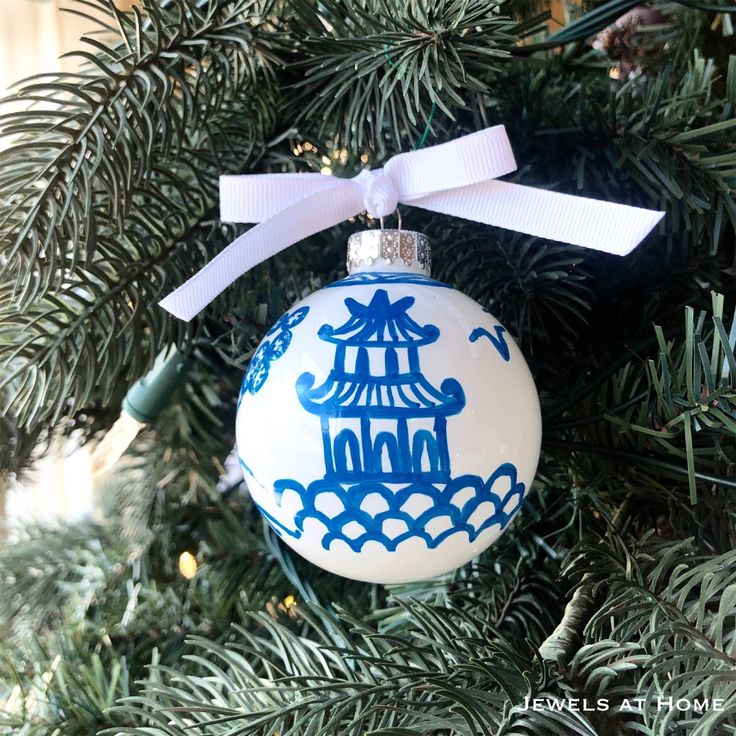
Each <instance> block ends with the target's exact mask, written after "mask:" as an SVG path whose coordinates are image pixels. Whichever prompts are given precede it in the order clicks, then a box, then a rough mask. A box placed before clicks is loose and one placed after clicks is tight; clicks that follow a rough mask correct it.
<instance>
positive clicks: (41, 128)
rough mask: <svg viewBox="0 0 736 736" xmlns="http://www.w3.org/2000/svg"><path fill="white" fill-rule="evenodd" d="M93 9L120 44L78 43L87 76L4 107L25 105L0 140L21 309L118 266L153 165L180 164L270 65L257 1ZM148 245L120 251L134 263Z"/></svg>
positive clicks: (8, 243)
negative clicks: (4, 142)
mask: <svg viewBox="0 0 736 736" xmlns="http://www.w3.org/2000/svg"><path fill="white" fill-rule="evenodd" d="M77 2H78V4H79V5H81V6H82V8H84V6H85V5H86V4H87V2H86V0H77ZM89 4H90V5H91V6H92V7H94V8H95V9H97V10H102V11H104V12H105V13H106V20H107V23H104V22H102V25H103V27H104V29H106V30H108V31H109V32H114V34H115V36H117V38H116V39H115V38H113V40H112V41H111V44H110V45H105V44H104V43H102V42H100V41H99V40H98V38H97V37H95V36H89V37H87V38H86V39H84V40H85V41H86V43H87V44H88V45H90V46H92V49H93V51H92V52H87V51H80V52H76V55H77V56H78V57H81V59H82V60H84V61H85V62H87V66H86V68H85V69H84V70H83V71H81V72H79V73H75V74H64V75H41V76H40V77H37V78H34V79H32V80H29V81H27V82H26V83H25V84H24V85H22V86H20V87H19V89H18V90H17V92H16V93H15V95H14V96H13V97H11V98H9V99H10V100H12V101H13V102H14V103H16V104H17V103H18V102H23V101H27V102H28V103H29V105H32V107H30V108H29V109H27V110H21V111H17V112H10V113H6V115H4V116H3V118H2V123H1V124H2V127H1V128H0V134H2V135H4V136H6V137H10V138H11V140H12V139H14V138H16V139H17V140H16V141H15V142H14V143H13V144H12V145H11V146H10V147H9V148H8V149H7V150H4V151H3V152H2V153H1V154H0V162H2V173H1V174H0V201H2V202H4V203H5V208H6V211H5V213H4V214H3V217H2V221H0V232H2V241H1V243H2V251H3V254H4V256H3V262H2V266H3V274H4V277H3V278H4V280H5V282H6V283H13V282H15V283H16V287H15V289H14V290H13V292H12V293H11V295H12V301H13V303H14V304H16V306H17V307H27V306H29V305H30V304H31V303H32V302H33V301H34V300H37V299H39V298H40V297H42V296H43V295H44V294H46V293H47V292H48V291H49V290H50V289H52V288H58V287H60V286H63V284H64V283H65V282H66V281H67V280H68V279H70V278H73V277H74V276H78V275H79V274H80V273H81V272H82V271H84V270H87V269H89V268H91V267H93V266H94V265H99V263H100V262H105V261H106V260H107V259H109V258H110V257H113V258H119V256H120V252H119V248H120V245H121V236H122V235H123V233H124V232H125V225H126V218H128V217H129V216H130V215H131V213H132V211H133V210H134V208H135V207H136V206H137V205H138V204H139V202H138V201H137V196H138V192H139V191H140V189H141V188H142V187H143V188H145V186H146V183H147V182H148V180H149V179H150V177H151V174H152V172H153V171H154V170H155V169H156V167H157V166H160V165H161V164H162V163H163V162H167V161H173V160H176V159H178V158H180V157H182V156H185V155H186V149H187V148H190V147H191V143H192V135H193V131H196V130H197V129H198V128H200V127H201V126H206V125H209V124H210V123H211V120H212V118H213V116H216V115H217V114H218V113H219V112H220V111H221V110H223V109H226V108H227V107H231V108H232V106H233V104H234V103H237V102H238V101H239V98H240V97H241V96H242V94H243V93H244V92H246V91H247V90H249V89H252V88H253V87H254V86H256V85H257V84H258V80H259V79H261V78H263V76H264V75H268V73H269V71H270V68H271V66H272V65H273V64H274V63H276V61H277V58H276V56H275V52H274V46H275V42H274V41H273V38H272V36H271V35H270V34H269V32H268V31H267V27H266V25H264V24H263V23H261V26H260V27H258V26H257V25H256V24H257V23H258V21H259V20H262V18H263V13H265V12H266V7H262V6H261V4H259V3H258V2H253V1H251V0H229V1H225V0H218V2H212V3H208V4H206V5H203V4H201V3H198V2H194V0H175V1H174V2H169V3H165V4H163V5H161V4H159V3H155V2H146V3H145V4H144V8H145V11H144V12H143V13H141V11H140V10H139V9H138V8H137V7H135V6H134V8H133V10H132V11H131V12H130V13H121V12H119V11H117V10H116V9H115V5H114V3H113V2H112V0H90V2H89ZM78 12H82V10H81V9H80V10H79V11H78ZM113 26H115V28H113ZM108 35H109V34H108ZM230 170H233V169H230ZM122 242H124V241H122ZM146 246H147V243H146V240H143V242H141V243H138V244H135V245H134V246H131V245H128V246H127V248H126V250H127V252H128V254H129V256H130V257H131V258H135V257H136V254H137V252H138V251H139V250H143V252H146Z"/></svg>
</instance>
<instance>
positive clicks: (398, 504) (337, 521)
mask: <svg viewBox="0 0 736 736" xmlns="http://www.w3.org/2000/svg"><path fill="white" fill-rule="evenodd" d="M494 489H497V490H498V491H499V492H496V491H495V490H494ZM275 491H276V500H277V503H278V504H279V505H280V504H281V499H282V496H283V494H284V493H287V492H294V493H296V494H297V495H298V496H299V497H300V499H301V501H302V503H303V504H304V506H303V508H302V510H301V511H299V512H297V514H296V515H295V516H294V524H295V527H296V528H294V529H289V528H288V527H286V526H285V525H284V524H282V523H281V522H279V521H278V520H277V519H275V518H274V517H273V516H272V515H271V514H269V513H268V512H266V511H265V510H264V509H262V508H260V507H259V509H260V511H261V513H262V514H263V515H264V516H265V517H266V518H267V519H268V521H269V522H270V523H271V524H272V526H274V528H275V529H276V531H277V532H278V533H279V534H281V535H283V534H284V533H286V534H288V535H290V536H292V537H294V538H296V539H298V538H300V537H301V536H302V534H303V532H304V525H305V522H307V520H309V519H315V520H317V521H319V522H321V523H322V524H324V525H325V527H326V529H327V532H326V533H325V535H324V536H323V538H322V546H323V547H324V548H325V549H329V548H330V545H331V544H332V543H333V542H334V541H337V540H339V541H342V542H344V543H345V544H347V545H348V546H349V547H350V548H351V549H352V550H353V551H354V552H360V551H361V550H362V548H363V546H364V545H365V544H366V543H367V542H370V541H373V542H378V543H379V544H380V545H381V546H383V547H384V548H385V549H386V550H387V551H389V552H393V551H395V550H396V548H397V547H398V546H399V545H400V544H401V543H402V542H404V541H406V540H408V539H411V538H413V537H418V538H420V539H423V540H424V542H425V543H426V545H427V547H428V548H430V549H435V548H436V547H438V546H439V545H440V544H441V543H442V542H444V541H445V540H446V539H448V538H449V537H451V536H452V535H454V534H466V535H467V538H468V541H469V542H473V541H475V539H477V538H478V536H479V535H480V534H481V533H482V532H484V531H485V530H486V529H489V528H490V527H492V526H494V525H498V526H499V528H500V529H504V528H505V527H506V525H507V524H508V523H509V521H510V520H511V518H512V517H513V516H514V514H516V512H517V511H518V510H519V507H520V506H521V504H522V502H523V500H524V493H525V487H524V484H523V483H520V482H519V481H518V480H517V473H516V468H515V467H514V465H512V464H511V463H504V464H503V465H501V466H499V468H498V469H497V470H496V471H495V473H493V475H491V477H490V478H489V479H488V480H487V481H485V482H484V481H483V480H482V479H481V478H479V477H478V476H475V475H463V476H460V477H458V478H453V479H452V480H450V482H449V483H447V484H445V485H444V486H443V487H438V486H436V485H433V484H430V483H425V482H421V481H418V482H415V483H410V484H408V485H406V486H405V487H403V488H400V489H399V490H398V491H394V490H391V489H390V488H388V487H387V486H386V485H384V484H383V483H380V482H361V483H357V484H355V485H353V486H349V487H346V486H344V485H343V484H341V483H339V482H336V481H332V480H327V479H320V480H317V481H314V482H312V483H310V484H309V486H308V487H307V488H304V487H303V486H302V485H301V484H300V483H298V482H296V481H294V480H280V481H277V482H276V484H275ZM320 498H324V499H325V501H327V500H328V499H329V502H330V504H331V505H332V507H333V508H334V507H342V511H338V512H337V513H336V514H335V515H334V516H328V515H327V514H326V513H325V512H324V511H321V510H320V508H319V507H321V506H323V505H324V504H323V503H321V502H320ZM377 499H380V500H382V501H383V502H384V510H383V511H378V512H377V513H376V512H374V511H368V510H366V508H365V505H366V501H367V500H370V501H371V502H372V504H373V505H374V506H375V505H376V500H377ZM417 501H419V502H420V503H419V504H417V505H424V506H425V510H424V511H422V512H420V513H419V514H417V515H412V513H410V512H409V511H408V510H407V507H410V506H411V505H412V504H413V503H416V502H417ZM483 504H487V508H483ZM476 512H477V513H476ZM401 528H403V531H400V529H401Z"/></svg>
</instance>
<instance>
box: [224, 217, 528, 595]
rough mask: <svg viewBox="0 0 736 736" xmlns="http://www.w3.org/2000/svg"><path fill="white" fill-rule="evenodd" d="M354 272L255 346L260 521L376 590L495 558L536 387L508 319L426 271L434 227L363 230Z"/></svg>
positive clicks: (251, 386)
mask: <svg viewBox="0 0 736 736" xmlns="http://www.w3.org/2000/svg"><path fill="white" fill-rule="evenodd" d="M348 273H349V275H348V276H347V277H346V278H344V279H342V280H341V281H338V282H336V283H333V284H330V285H329V286H327V287H325V288H323V289H321V290H320V291H317V292H316V293H314V294H311V295H310V296H308V297H307V298H306V299H304V300H302V301H301V302H299V303H298V304H296V305H295V306H294V307H293V308H292V309H290V310H289V311H288V312H287V313H286V314H284V315H283V316H282V317H281V318H280V319H279V320H278V321H277V322H276V324H275V325H274V326H273V327H272V328H271V329H270V330H269V331H268V333H267V334H266V336H265V337H264V339H263V341H262V342H261V344H260V346H259V347H258V350H257V351H256V353H255V354H254V356H253V358H252V360H251V362H250V366H249V368H248V371H247V373H246V375H245V379H244V381H243V385H242V389H241V392H240V399H239V402H238V415H237V427H236V431H237V447H238V455H239V458H240V464H241V466H242V468H243V471H244V475H245V479H246V482H247V485H248V488H249V490H250V493H251V496H252V498H253V500H254V502H255V503H256V504H257V506H258V508H259V509H260V511H261V513H262V514H263V516H264V517H265V518H266V519H267V520H268V522H269V524H270V525H271V526H272V527H273V529H274V530H275V531H276V532H277V533H278V534H279V535H280V537H281V538H282V539H283V540H284V542H286V544H288V545H289V546H290V547H292V548H293V549H294V550H295V551H296V552H298V553H299V554H300V555H302V556H303V557H305V558H306V559H308V560H309V561H311V562H313V563H314V564H316V565H319V566H320V567H322V568H325V569H326V570H329V571H331V572H334V573H337V574H338V575H343V576H345V577H349V578H354V579H357V580H364V581H368V582H373V583H400V582H408V581H413V580H421V579H424V578H429V577H433V576H435V575H439V574H442V573H446V572H448V571H450V570H453V569H455V568H457V567H459V566H461V565H463V564H465V563H466V562H468V561H469V560H471V559H472V558H473V557H476V556H477V555H478V554H480V553H481V552H483V550H485V549H486V548H487V547H488V546H489V545H491V544H492V543H493V542H495V541H496V539H498V537H499V536H500V535H501V533H502V532H503V531H504V529H506V527H507V526H508V525H509V523H510V521H511V519H512V518H513V517H514V515H515V514H516V513H517V512H518V510H519V508H520V507H521V504H522V502H523V501H524V498H525V496H526V494H527V493H528V491H529V486H530V484H531V482H532V480H533V478H534V474H535V472H536V468H537V462H538V460H539V452H540V443H541V417H540V410H539V400H538V397H537V391H536V388H535V386H534V381H533V379H532V377H531V374H530V373H529V369H528V368H527V365H526V363H525V361H524V358H523V357H522V354H521V351H520V350H519V349H518V347H517V346H516V344H515V343H514V341H513V340H512V339H511V338H510V337H509V336H508V334H507V333H506V331H505V329H504V328H503V327H502V326H501V325H500V324H499V322H498V321H497V320H496V319H495V318H494V317H493V316H491V315H490V314H489V313H488V312H486V311H484V310H483V308H482V307H481V306H480V305H479V304H478V303H476V302H475V301H473V300H472V299H470V298H469V297H467V296H465V295H464V294H462V293H461V292H459V291H456V290H455V289H452V288H451V287H449V286H447V285H446V284H443V283H441V282H439V281H436V280H434V279H432V278H430V275H429V274H430V251H429V244H428V241H427V238H426V237H425V236H424V235H422V234H420V233H415V232H409V231H405V230H369V231H366V232H362V233H356V234H355V235H353V236H351V237H350V239H349V242H348Z"/></svg>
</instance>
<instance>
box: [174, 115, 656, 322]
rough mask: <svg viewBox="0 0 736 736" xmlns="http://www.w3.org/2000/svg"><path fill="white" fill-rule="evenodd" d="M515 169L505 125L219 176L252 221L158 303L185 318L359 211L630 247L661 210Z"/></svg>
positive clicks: (223, 207)
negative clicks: (391, 150)
mask: <svg viewBox="0 0 736 736" xmlns="http://www.w3.org/2000/svg"><path fill="white" fill-rule="evenodd" d="M515 169H516V161H515V160H514V154H513V152H512V150H511V144H510V143H509V139H508V137H507V136H506V131H505V129H504V127H503V126H502V125H497V126H495V127H493V128H486V129H485V130H480V131H478V132H477V133H471V134H470V135H466V136H463V137H462V138H458V139H456V140H454V141H450V142H449V143H442V144H440V145H437V146H431V147H429V148H424V149H421V150H418V151H411V152H410V153H401V154H399V155H397V156H394V157H393V158H391V159H390V160H389V161H387V162H386V165H385V166H384V167H383V168H382V169H376V170H373V171H371V170H370V169H363V171H361V172H360V173H359V174H358V175H357V176H354V177H353V178H352V179H340V178H338V177H332V176H325V175H323V174H255V175H247V176H221V177H220V216H221V218H222V220H224V221H230V222H258V223H260V224H259V225H256V226H255V227H253V228H251V229H250V230H248V232H246V233H244V234H243V235H241V236H240V237H239V238H237V239H236V240H235V241H233V242H232V243H231V244H230V245H229V246H228V247H227V248H225V250H223V251H222V252H221V253H219V254H218V255H217V256H216V257H215V258H213V259H212V260H211V261H210V262H209V263H208V264H207V265H206V266H204V268H202V270H201V271H199V272H198V273H196V274H195V275H194V276H192V278H190V279H189V280H188V281H187V282H186V283H185V284H183V285H182V286H180V287H179V288H178V289H176V290H175V291H174V292H172V293H171V294H169V295H168V296H167V297H166V298H165V299H163V301H161V303H160V304H161V306H162V307H163V308H164V309H166V310H168V311H169V312H171V313H172V314H173V315H175V316H176V317H179V318H180V319H184V320H187V321H188V320H190V319H192V317H194V316H195V315H196V314H197V313H198V312H199V311H201V310H202V309H203V308H204V307H205V306H207V304H209V303H210V302H211V301H212V300H213V299H214V298H215V297H216V296H217V295H218V294H219V293H220V292H221V291H223V290H224V289H225V288H226V287H227V286H229V285H230V284H231V283H232V282H233V281H235V279H237V278H238V277H239V276H241V275H242V274H244V273H245V272H246V271H248V270H249V269H251V268H253V266H255V265H257V264H259V263H261V262H262V261H265V260H266V259H267V258H270V257H271V256H273V255H275V254H276V253H278V252H279V251H281V250H283V249H284V248H286V247H288V246H290V245H293V244H294V243H296V242H298V241H299V240H302V239H304V238H306V237H308V236H310V235H314V234H315V233H318V232H320V231H321V230H326V229H327V228H330V227H333V226H335V225H337V224H339V223H340V222H343V221H344V220H347V219H348V218H350V217H354V216H355V215H357V214H359V213H360V212H362V211H363V210H367V212H368V214H370V215H372V216H373V217H377V218H378V217H385V216H386V215H389V214H391V213H392V212H393V211H394V210H395V209H396V205H397V204H399V203H400V204H409V205H412V206H414V207H422V208H423V209H426V210H432V211H433V212H441V213H442V214H445V215H454V216H455V217H463V218H465V219H466V220H473V221H475V222H482V223H485V224H487V225H495V226H497V227H503V228H506V229H507V230H516V231H518V232H522V233H526V234H527V235H534V236H537V237H539V238H547V239H549V240H558V241H562V242H565V243H572V244H573V245H581V246H584V247H586V248H592V249H594V250H599V251H604V252H606V253H614V254H616V255H621V256H623V255H626V254H627V253H629V252H630V251H631V250H633V249H634V248H635V247H636V246H637V245H638V244H639V242H640V241H641V240H643V238H644V237H645V236H646V235H647V233H649V231H650V230H651V229H652V228H653V227H654V226H655V225H656V224H657V223H658V222H659V221H660V220H661V219H662V217H663V216H664V212H655V211H653V210H646V209H642V208H640V207H630V206H628V205H623V204H614V203H611V202H602V201H600V200H596V199H589V198H587V197H576V196H573V195H570V194H559V193H557V192H550V191H547V190H544V189H535V188H533V187H527V186H522V185H520V184H511V183H509V182H505V181H496V178H497V177H499V176H503V175H504V174H508V173H510V172H511V171H514V170H515Z"/></svg>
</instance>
